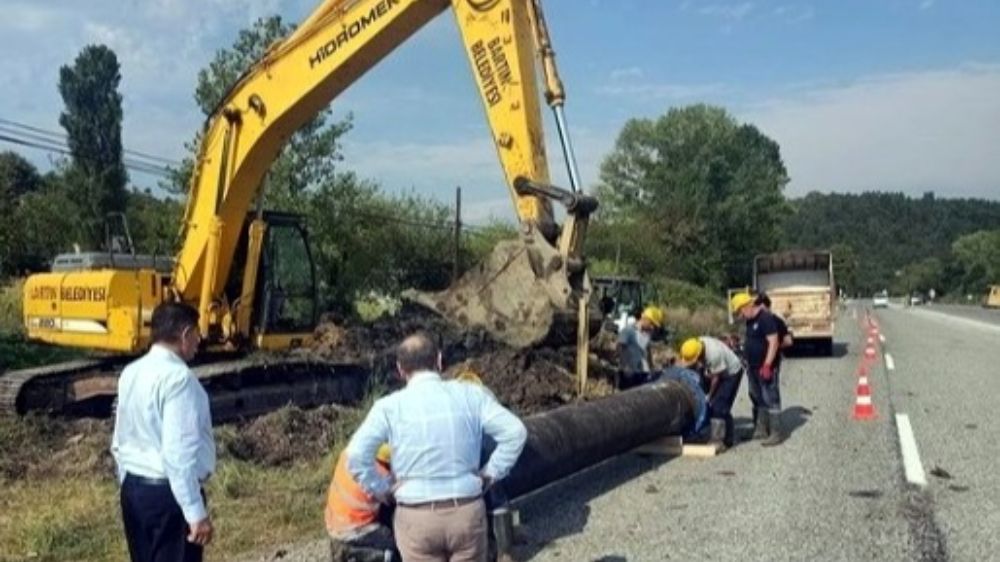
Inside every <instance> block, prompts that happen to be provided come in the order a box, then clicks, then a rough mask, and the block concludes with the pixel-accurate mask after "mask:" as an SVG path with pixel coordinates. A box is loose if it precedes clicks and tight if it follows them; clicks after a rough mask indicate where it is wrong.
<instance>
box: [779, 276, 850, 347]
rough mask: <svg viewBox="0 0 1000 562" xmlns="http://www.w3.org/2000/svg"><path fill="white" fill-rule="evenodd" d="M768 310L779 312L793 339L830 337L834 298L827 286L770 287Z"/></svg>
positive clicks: (832, 327)
mask: <svg viewBox="0 0 1000 562" xmlns="http://www.w3.org/2000/svg"><path fill="white" fill-rule="evenodd" d="M768 296H770V297H771V310H772V311H773V312H775V313H777V314H780V315H781V317H782V318H784V319H785V322H786V323H787V324H788V328H789V329H790V330H791V331H792V335H793V336H794V338H795V339H796V340H800V339H830V338H832V337H833V331H834V322H833V299H832V294H831V292H830V288H829V287H807V286H796V287H787V288H782V289H772V290H771V291H770V292H769V293H768Z"/></svg>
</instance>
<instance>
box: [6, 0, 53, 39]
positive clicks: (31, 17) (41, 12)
mask: <svg viewBox="0 0 1000 562" xmlns="http://www.w3.org/2000/svg"><path fill="white" fill-rule="evenodd" d="M3 14H4V17H3V18H2V19H0V29H9V30H12V31H18V32H25V33H34V32H38V31H44V30H46V29H47V28H49V27H51V26H52V25H54V24H55V23H57V22H58V21H59V20H60V19H62V18H63V17H64V15H65V14H63V13H62V12H61V11H60V10H59V9H57V8H54V7H52V6H40V5H38V4H37V3H22V2H13V3H9V4H8V3H6V2H5V5H4V7H3Z"/></svg>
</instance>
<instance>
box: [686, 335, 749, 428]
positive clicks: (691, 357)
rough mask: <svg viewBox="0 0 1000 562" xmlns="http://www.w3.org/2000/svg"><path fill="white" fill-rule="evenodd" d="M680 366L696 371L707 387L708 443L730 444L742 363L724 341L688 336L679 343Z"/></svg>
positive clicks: (741, 375) (741, 374) (741, 377)
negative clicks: (709, 427) (734, 404)
mask: <svg viewBox="0 0 1000 562" xmlns="http://www.w3.org/2000/svg"><path fill="white" fill-rule="evenodd" d="M680 363H681V365H683V366H685V367H688V368H691V369H694V370H696V371H698V372H699V373H700V374H701V376H702V377H703V380H705V382H706V383H707V386H708V396H707V397H706V398H707V400H708V416H709V418H710V420H709V425H710V426H711V429H710V436H709V442H710V443H713V444H716V445H722V446H725V447H732V446H733V444H734V442H735V439H734V434H735V431H734V430H733V402H735V401H736V393H737V392H738V391H739V389H740V381H741V380H742V379H743V363H742V362H741V361H740V358H739V357H738V356H737V355H736V353H734V352H733V350H732V349H730V348H729V346H727V345H726V344H725V343H723V342H722V341H720V340H717V339H715V338H712V337H708V336H702V337H699V338H690V339H688V340H686V341H685V342H684V343H683V344H681V353H680Z"/></svg>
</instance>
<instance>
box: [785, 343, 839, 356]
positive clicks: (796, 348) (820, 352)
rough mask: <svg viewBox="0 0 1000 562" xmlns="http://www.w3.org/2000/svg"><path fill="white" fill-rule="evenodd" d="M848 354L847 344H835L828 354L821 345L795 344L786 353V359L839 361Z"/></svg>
mask: <svg viewBox="0 0 1000 562" xmlns="http://www.w3.org/2000/svg"><path fill="white" fill-rule="evenodd" d="M847 352H848V346H847V343H846V342H839V341H835V342H833V348H832V349H831V350H830V353H829V354H827V350H826V347H824V346H823V344H820V343H806V342H795V345H793V346H792V348H791V349H786V350H785V351H784V355H785V357H788V358H790V359H829V358H833V359H839V358H841V357H845V356H846V355H847Z"/></svg>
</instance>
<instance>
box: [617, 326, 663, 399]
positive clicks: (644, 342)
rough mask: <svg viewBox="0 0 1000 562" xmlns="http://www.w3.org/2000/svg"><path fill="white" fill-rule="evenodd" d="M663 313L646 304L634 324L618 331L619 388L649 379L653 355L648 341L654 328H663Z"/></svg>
mask: <svg viewBox="0 0 1000 562" xmlns="http://www.w3.org/2000/svg"><path fill="white" fill-rule="evenodd" d="M664 317H665V314H664V313H663V309H662V308H660V307H658V306H647V307H646V308H645V309H644V310H643V311H642V314H641V315H640V316H639V320H638V321H637V322H636V323H635V324H629V325H626V326H624V327H623V328H622V329H621V331H619V332H618V358H619V362H618V372H619V381H618V386H619V388H629V387H632V386H636V385H639V384H642V383H644V382H646V381H647V380H649V374H650V372H652V370H653V357H652V354H651V353H650V349H649V342H650V340H651V339H652V337H653V333H654V332H655V331H656V330H659V329H661V328H663V322H664Z"/></svg>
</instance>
